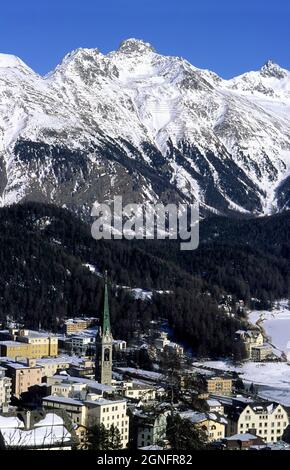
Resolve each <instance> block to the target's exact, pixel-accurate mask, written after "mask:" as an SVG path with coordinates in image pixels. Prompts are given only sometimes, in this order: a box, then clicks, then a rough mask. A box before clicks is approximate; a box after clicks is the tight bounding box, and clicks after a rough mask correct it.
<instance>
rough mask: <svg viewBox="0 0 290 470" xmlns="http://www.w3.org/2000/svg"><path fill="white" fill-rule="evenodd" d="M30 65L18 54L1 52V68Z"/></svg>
mask: <svg viewBox="0 0 290 470" xmlns="http://www.w3.org/2000/svg"><path fill="white" fill-rule="evenodd" d="M19 67H24V68H26V69H27V68H28V66H27V65H26V64H25V63H24V62H23V61H22V60H21V59H19V57H17V56H16V55H12V54H0V68H19Z"/></svg>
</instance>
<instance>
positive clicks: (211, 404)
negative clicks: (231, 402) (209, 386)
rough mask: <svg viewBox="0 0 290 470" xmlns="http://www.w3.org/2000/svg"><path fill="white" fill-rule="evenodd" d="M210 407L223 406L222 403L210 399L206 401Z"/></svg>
mask: <svg viewBox="0 0 290 470" xmlns="http://www.w3.org/2000/svg"><path fill="white" fill-rule="evenodd" d="M206 402H207V404H208V406H222V404H221V402H220V401H218V400H214V399H213V398H209V399H208V400H206Z"/></svg>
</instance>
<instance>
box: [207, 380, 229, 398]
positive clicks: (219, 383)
mask: <svg viewBox="0 0 290 470" xmlns="http://www.w3.org/2000/svg"><path fill="white" fill-rule="evenodd" d="M206 386H207V392H208V393H209V394H210V393H216V394H218V395H231V393H232V389H233V380H232V378H229V377H222V376H217V377H209V378H207V379H206Z"/></svg>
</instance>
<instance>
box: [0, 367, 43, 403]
mask: <svg viewBox="0 0 290 470" xmlns="http://www.w3.org/2000/svg"><path fill="white" fill-rule="evenodd" d="M0 363H1V365H2V366H4V367H5V369H6V376H7V377H9V378H10V379H11V393H12V395H14V396H15V397H16V398H19V397H21V394H22V393H25V392H27V391H28V389H29V387H31V386H32V385H40V384H41V381H42V369H41V366H38V365H37V364H36V360H35V359H26V360H24V361H23V362H22V361H21V362H20V361H12V360H10V359H7V358H5V359H4V358H2V361H0Z"/></svg>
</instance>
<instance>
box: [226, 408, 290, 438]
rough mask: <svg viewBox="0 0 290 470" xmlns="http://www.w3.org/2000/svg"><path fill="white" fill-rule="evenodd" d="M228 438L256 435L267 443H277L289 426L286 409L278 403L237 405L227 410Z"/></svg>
mask: <svg viewBox="0 0 290 470" xmlns="http://www.w3.org/2000/svg"><path fill="white" fill-rule="evenodd" d="M227 417H228V427H227V436H231V435H233V434H245V433H250V434H255V435H256V436H259V437H261V438H262V439H263V440H264V441H265V442H269V443H271V442H277V441H280V440H281V439H282V436H283V433H284V431H285V429H286V428H287V426H288V425H289V418H288V414H287V411H286V409H285V408H284V407H283V406H282V405H281V404H277V403H269V402H261V403H251V404H247V403H245V404H244V405H243V404H242V403H240V404H239V405H238V404H236V405H234V406H232V407H231V408H229V409H228V410H227Z"/></svg>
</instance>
